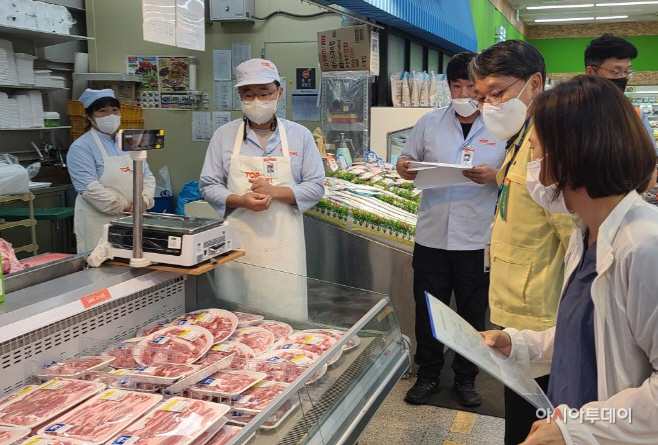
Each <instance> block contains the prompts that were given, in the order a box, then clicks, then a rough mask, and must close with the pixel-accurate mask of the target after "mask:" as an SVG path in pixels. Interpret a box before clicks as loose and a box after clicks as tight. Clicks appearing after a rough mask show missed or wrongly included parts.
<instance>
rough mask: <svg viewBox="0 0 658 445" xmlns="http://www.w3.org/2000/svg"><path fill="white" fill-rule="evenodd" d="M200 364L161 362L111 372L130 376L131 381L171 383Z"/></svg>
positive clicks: (195, 370) (197, 367) (191, 371)
mask: <svg viewBox="0 0 658 445" xmlns="http://www.w3.org/2000/svg"><path fill="white" fill-rule="evenodd" d="M201 368H202V366H200V365H185V364H173V363H162V364H158V365H153V366H138V367H137V368H134V369H125V368H121V369H116V370H114V371H113V374H117V375H122V376H126V377H130V379H131V380H132V381H133V382H143V383H155V384H160V385H171V384H172V383H174V382H175V381H176V380H178V379H180V378H183V377H187V376H188V375H190V374H192V373H195V372H197V371H198V370H200V369H201Z"/></svg>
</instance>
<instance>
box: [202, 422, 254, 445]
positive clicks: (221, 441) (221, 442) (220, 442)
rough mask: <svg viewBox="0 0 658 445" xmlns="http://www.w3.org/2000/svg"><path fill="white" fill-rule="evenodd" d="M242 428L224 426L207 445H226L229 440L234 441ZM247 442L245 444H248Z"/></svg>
mask: <svg viewBox="0 0 658 445" xmlns="http://www.w3.org/2000/svg"><path fill="white" fill-rule="evenodd" d="M241 429H242V428H241V427H239V426H235V425H224V426H223V427H222V428H221V429H220V430H219V431H218V432H217V433H216V434H215V435H214V436H212V437H211V438H210V440H209V441H208V442H206V445H226V444H227V443H228V441H229V440H231V439H233V437H234V436H236V435H237V434H238V433H239V432H240V430H241ZM247 442H248V440H245V441H244V443H247Z"/></svg>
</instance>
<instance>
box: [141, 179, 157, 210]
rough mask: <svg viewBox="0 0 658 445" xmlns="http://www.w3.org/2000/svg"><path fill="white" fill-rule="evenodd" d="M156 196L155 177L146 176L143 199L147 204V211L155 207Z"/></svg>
mask: <svg viewBox="0 0 658 445" xmlns="http://www.w3.org/2000/svg"><path fill="white" fill-rule="evenodd" d="M154 194H155V176H146V177H145V178H144V190H143V191H142V197H143V198H144V202H145V203H146V209H150V208H152V207H153V206H154V205H155V200H154V199H153V195H154ZM146 209H145V210H146Z"/></svg>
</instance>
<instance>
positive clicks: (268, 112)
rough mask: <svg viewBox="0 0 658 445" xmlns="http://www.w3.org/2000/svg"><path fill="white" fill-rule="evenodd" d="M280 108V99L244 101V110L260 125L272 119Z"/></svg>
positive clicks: (250, 118)
mask: <svg viewBox="0 0 658 445" xmlns="http://www.w3.org/2000/svg"><path fill="white" fill-rule="evenodd" d="M277 108H279V101H278V100H259V99H254V100H253V101H252V102H242V112H243V113H244V114H245V116H247V118H249V120H250V121H251V122H253V123H254V124H257V125H260V124H264V123H265V122H267V121H269V120H270V119H272V117H273V116H274V115H275V114H276V110H277Z"/></svg>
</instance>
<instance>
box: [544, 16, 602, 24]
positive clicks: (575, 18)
mask: <svg viewBox="0 0 658 445" xmlns="http://www.w3.org/2000/svg"><path fill="white" fill-rule="evenodd" d="M589 20H594V17H571V18H568V19H537V20H535V23H542V22H544V23H546V22H580V21H589Z"/></svg>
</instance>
